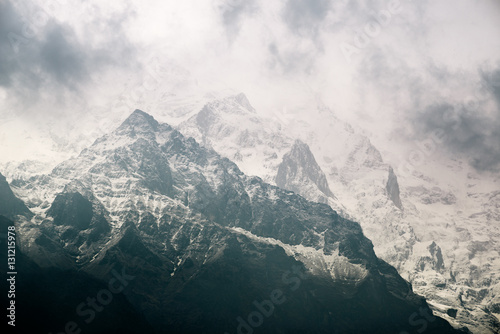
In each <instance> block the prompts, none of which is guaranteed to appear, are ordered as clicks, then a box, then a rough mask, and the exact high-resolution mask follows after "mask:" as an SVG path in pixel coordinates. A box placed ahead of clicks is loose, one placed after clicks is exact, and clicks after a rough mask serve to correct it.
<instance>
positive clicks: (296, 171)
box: [276, 140, 333, 203]
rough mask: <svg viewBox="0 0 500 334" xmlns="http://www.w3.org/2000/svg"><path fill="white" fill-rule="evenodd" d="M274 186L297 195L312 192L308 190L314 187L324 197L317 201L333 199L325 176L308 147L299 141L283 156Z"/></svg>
mask: <svg viewBox="0 0 500 334" xmlns="http://www.w3.org/2000/svg"><path fill="white" fill-rule="evenodd" d="M276 185H277V186H278V187H281V188H283V189H287V190H290V191H293V192H295V193H297V194H301V193H302V192H304V191H314V190H312V189H311V190H309V189H308V188H312V187H315V188H317V189H318V190H319V191H320V192H321V193H322V195H323V196H324V198H323V199H322V200H321V199H320V200H319V201H320V202H325V203H326V202H327V200H326V198H327V197H333V193H332V191H331V190H330V188H329V186H328V181H327V180H326V176H325V174H324V173H323V171H322V170H321V168H320V167H319V165H318V163H317V162H316V159H315V158H314V155H313V154H312V152H311V150H310V149H309V146H308V145H307V144H305V143H303V142H302V141H300V140H296V141H295V143H294V145H293V146H292V148H291V150H290V152H288V153H287V154H285V155H284V156H283V161H282V162H281V164H280V165H279V167H278V173H277V175H276Z"/></svg>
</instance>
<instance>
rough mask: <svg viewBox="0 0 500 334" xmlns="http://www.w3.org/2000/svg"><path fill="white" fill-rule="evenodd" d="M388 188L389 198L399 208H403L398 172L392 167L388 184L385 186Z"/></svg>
mask: <svg viewBox="0 0 500 334" xmlns="http://www.w3.org/2000/svg"><path fill="white" fill-rule="evenodd" d="M385 189H386V190H387V196H389V199H390V200H391V201H392V202H393V203H394V205H395V206H397V207H398V208H399V209H401V210H403V204H402V203H401V198H400V197H399V184H398V178H397V177H396V174H394V170H393V169H392V167H389V177H388V178H387V185H386V186H385Z"/></svg>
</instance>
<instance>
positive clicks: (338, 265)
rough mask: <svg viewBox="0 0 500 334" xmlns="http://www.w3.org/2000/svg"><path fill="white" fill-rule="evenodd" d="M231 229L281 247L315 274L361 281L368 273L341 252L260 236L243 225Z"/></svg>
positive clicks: (250, 237) (336, 278) (335, 278)
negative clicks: (242, 226)
mask: <svg viewBox="0 0 500 334" xmlns="http://www.w3.org/2000/svg"><path fill="white" fill-rule="evenodd" d="M228 229H229V230H231V231H233V232H236V233H238V234H242V235H244V236H246V237H248V238H249V239H253V240H256V241H259V242H263V243H267V244H270V245H275V246H279V247H281V248H282V249H283V250H284V251H285V253H286V254H287V255H288V256H290V257H293V258H294V259H295V260H297V261H299V262H302V263H303V264H304V265H305V266H306V268H307V269H309V271H310V272H311V273H313V274H315V275H321V274H324V273H327V274H329V275H330V277H331V278H333V279H334V280H343V281H348V282H354V283H357V282H361V281H363V280H364V278H365V277H366V276H367V275H368V270H367V269H366V268H364V267H363V266H362V265H360V264H353V263H351V262H349V260H348V259H347V258H346V257H345V256H343V255H339V254H334V253H332V254H331V255H326V254H324V253H323V252H322V250H321V249H316V248H314V247H308V246H304V245H289V244H285V243H283V242H282V241H280V240H277V239H274V238H270V237H260V236H258V235H255V234H253V233H252V232H250V231H247V230H245V229H243V228H241V227H230V228H228Z"/></svg>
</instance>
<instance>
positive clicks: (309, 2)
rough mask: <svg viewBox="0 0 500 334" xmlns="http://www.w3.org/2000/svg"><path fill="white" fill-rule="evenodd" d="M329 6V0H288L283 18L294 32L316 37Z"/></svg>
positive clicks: (303, 35)
mask: <svg viewBox="0 0 500 334" xmlns="http://www.w3.org/2000/svg"><path fill="white" fill-rule="evenodd" d="M330 6H331V0H288V1H287V3H286V5H285V8H284V10H283V20H284V21H285V23H286V24H287V26H288V27H289V28H290V30H291V31H293V32H294V33H296V34H298V35H300V36H302V37H309V38H313V39H316V38H317V37H318V33H319V30H320V26H321V23H322V22H323V21H324V19H325V18H326V16H327V15H328V11H329V10H330V8H331V7H330Z"/></svg>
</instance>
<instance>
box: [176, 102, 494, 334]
mask: <svg viewBox="0 0 500 334" xmlns="http://www.w3.org/2000/svg"><path fill="white" fill-rule="evenodd" d="M247 104H248V103H245V105H247ZM232 109H235V110H238V112H233V111H231V110H232ZM208 114H210V117H205V116H203V115H208ZM274 114H275V117H273V116H272V115H273V113H268V111H266V110H264V111H258V110H255V109H254V108H251V109H247V108H246V107H245V106H244V105H241V104H239V103H238V99H236V98H235V96H233V97H227V98H224V99H218V100H216V101H213V102H210V103H208V104H206V105H205V107H203V108H202V109H201V110H200V111H199V113H198V114H195V115H193V116H192V117H191V118H190V119H188V120H186V121H185V122H183V123H181V124H180V125H179V126H178V129H179V131H181V132H182V133H185V134H187V135H189V136H193V137H194V138H195V139H197V140H198V141H199V142H200V143H202V144H203V145H205V146H206V147H212V148H214V149H215V150H216V151H217V152H218V153H220V154H221V155H223V156H225V157H227V158H229V159H232V160H234V161H235V163H237V164H238V167H239V168H240V169H241V170H242V171H244V172H245V173H247V174H250V175H257V176H259V177H261V178H263V179H264V180H265V181H266V182H269V183H271V184H275V185H278V186H280V187H283V188H285V189H289V190H292V191H294V192H295V193H297V194H300V195H302V196H304V197H306V198H307V199H309V200H312V201H319V202H324V203H328V204H329V205H330V206H331V207H332V208H333V209H334V210H336V211H337V212H338V213H339V214H340V215H342V216H343V217H346V218H349V219H353V220H356V221H359V222H360V224H361V226H362V228H363V232H364V233H365V235H367V237H368V238H369V239H370V240H372V241H373V243H374V248H375V252H376V254H377V255H378V256H379V257H381V258H382V259H384V260H385V261H387V262H389V263H390V264H391V265H393V266H395V267H396V268H397V270H398V272H400V273H401V275H402V276H403V277H405V278H406V279H407V280H409V281H410V282H411V283H412V285H413V286H414V288H415V289H416V291H418V293H420V294H422V295H424V296H425V297H426V298H427V300H428V301H429V302H430V304H431V307H432V309H433V310H434V311H435V312H437V313H438V314H439V315H440V316H443V317H445V318H446V319H447V320H448V321H450V322H452V323H453V324H454V325H455V326H457V327H462V326H467V327H468V328H471V329H472V330H473V331H474V333H481V334H482V333H485V334H492V333H496V332H498V330H499V329H500V322H499V321H498V319H499V318H500V314H498V312H496V311H495V310H498V309H499V308H498V305H499V303H500V299H499V296H500V295H499V294H498V291H500V290H499V289H500V275H499V273H500V245H499V243H498V240H499V235H498V232H497V231H496V227H497V222H498V221H499V217H500V210H499V208H500V202H499V200H500V196H499V195H498V189H499V184H500V178H499V177H498V175H488V174H487V173H482V174H481V173H478V172H477V171H474V170H473V169H472V168H470V167H468V165H467V162H466V161H464V160H460V159H458V158H455V157H454V158H453V159H450V158H448V157H446V155H444V154H439V150H438V148H439V142H438V141H436V140H432V138H430V139H428V140H426V141H424V142H421V143H420V142H419V143H414V142H410V143H407V144H405V145H406V146H404V147H403V148H404V149H402V150H401V151H394V152H391V151H387V150H386V151H384V154H382V153H381V150H379V148H378V147H376V146H375V145H374V144H373V143H372V140H370V138H369V134H366V133H365V132H363V131H361V130H360V129H358V128H356V127H355V126H353V125H351V124H348V123H346V122H344V121H342V120H340V119H339V118H338V117H337V116H336V114H335V112H334V111H332V110H331V109H329V108H327V107H326V106H324V105H322V104H321V103H318V102H317V101H316V100H313V101H308V103H307V104H305V105H303V106H296V107H295V108H293V109H292V108H287V109H285V110H283V111H282V112H277V113H274ZM296 143H303V145H302V148H303V149H298V146H297V145H296ZM306 146H307V148H306ZM392 146H394V145H392ZM386 147H390V146H389V145H388V144H387V146H386ZM423 157H425V158H426V159H423ZM305 161H309V162H308V163H304V162H305ZM388 161H391V163H389V162H388ZM278 174H279V175H280V177H279V178H278V177H277V175H278ZM316 175H317V177H316ZM321 175H324V176H325V177H326V182H323V181H319V180H323V178H322V176H321ZM325 184H327V185H328V189H331V192H332V195H333V196H327V195H326V194H328V192H327V191H323V190H325V189H326V188H325V187H323V186H321V185H325ZM325 199H326V200H325ZM433 245H434V246H433ZM437 249H439V250H440V254H441V256H440V260H438V258H437V254H438V253H437ZM438 263H439V264H438ZM454 310H456V311H457V312H454ZM450 314H452V315H453V316H451V315H450Z"/></svg>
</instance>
